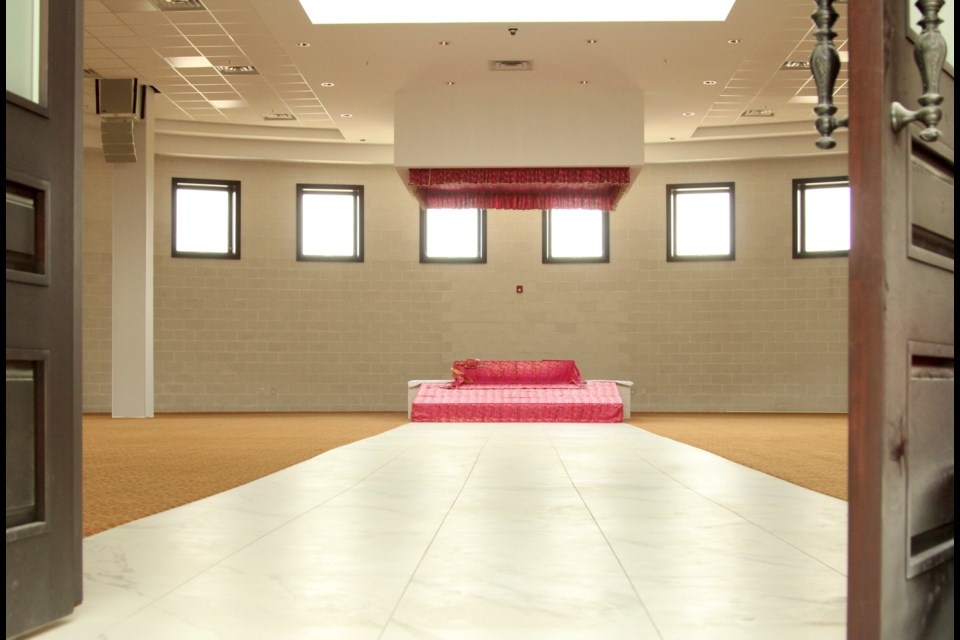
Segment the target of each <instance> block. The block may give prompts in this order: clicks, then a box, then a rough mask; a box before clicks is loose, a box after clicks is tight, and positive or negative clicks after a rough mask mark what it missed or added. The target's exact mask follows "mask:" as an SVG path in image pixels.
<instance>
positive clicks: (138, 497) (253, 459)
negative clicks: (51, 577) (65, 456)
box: [83, 412, 407, 536]
mask: <svg viewBox="0 0 960 640" xmlns="http://www.w3.org/2000/svg"><path fill="white" fill-rule="evenodd" d="M406 422H407V414H406V413H373V412H356V413H352V412H351V413H272V414H264V413H243V414H230V413H215V414H163V415H158V416H157V417H155V418H150V419H123V418H116V419H115V418H111V417H110V416H107V415H85V416H83V534H84V535H85V536H89V535H93V534H94V533H98V532H100V531H103V530H105V529H109V528H111V527H116V526H118V525H121V524H124V523H125V522H130V521H132V520H137V519H139V518H143V517H145V516H148V515H151V514H154V513H158V512H160V511H164V510H166V509H171V508H173V507H178V506H180V505H183V504H187V503H188V502H193V501H194V500H199V499H200V498H205V497H207V496H210V495H213V494H215V493H220V492H221V491H226V490H227V489H231V488H233V487H236V486H239V485H241V484H245V483H247V482H250V481H251V480H256V479H257V478H261V477H263V476H265V475H268V474H270V473H273V472H275V471H279V470H280V469H283V468H286V467H289V466H290V465H293V464H296V463H298V462H302V461H304V460H308V459H310V458H312V457H314V456H316V455H319V454H320V453H323V452H324V451H328V450H329V449H333V448H335V447H339V446H342V445H345V444H348V443H350V442H354V441H356V440H361V439H363V438H369V437H370V436H375V435H377V434H379V433H383V432H384V431H387V430H389V429H392V428H394V427H397V426H399V425H402V424H405V423H406Z"/></svg>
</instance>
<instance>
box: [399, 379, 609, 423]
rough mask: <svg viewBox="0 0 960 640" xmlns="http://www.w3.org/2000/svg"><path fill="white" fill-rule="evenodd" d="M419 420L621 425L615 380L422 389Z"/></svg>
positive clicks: (415, 413)
mask: <svg viewBox="0 0 960 640" xmlns="http://www.w3.org/2000/svg"><path fill="white" fill-rule="evenodd" d="M411 419H412V420H413V421H414V422H621V421H622V420H623V401H622V400H621V399H620V393H619V392H618V391H617V385H616V383H615V382H604V381H592V380H591V381H587V382H585V383H584V384H583V385H582V386H580V385H575V386H571V385H554V386H536V387H527V386H524V385H516V386H513V387H507V386H506V385H494V386H493V387H491V386H488V385H461V386H459V387H455V388H450V387H449V386H448V385H446V384H443V383H429V382H425V383H423V384H421V385H420V390H419V391H418V392H417V396H416V398H414V400H413V404H412V406H411Z"/></svg>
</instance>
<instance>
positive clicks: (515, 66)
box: [490, 60, 533, 71]
mask: <svg viewBox="0 0 960 640" xmlns="http://www.w3.org/2000/svg"><path fill="white" fill-rule="evenodd" d="M531 69H533V61H532V60H491V61H490V70H491V71H530V70H531Z"/></svg>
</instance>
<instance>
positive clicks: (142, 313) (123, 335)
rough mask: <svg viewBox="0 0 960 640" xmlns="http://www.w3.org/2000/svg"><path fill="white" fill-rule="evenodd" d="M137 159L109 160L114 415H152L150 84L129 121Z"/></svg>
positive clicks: (151, 118) (126, 416) (152, 125)
mask: <svg viewBox="0 0 960 640" xmlns="http://www.w3.org/2000/svg"><path fill="white" fill-rule="evenodd" d="M133 140H134V147H135V149H136V154H137V161H136V162H117V163H114V164H113V329H112V332H113V354H112V363H113V391H112V394H111V395H112V399H113V400H112V401H113V410H112V413H113V417H114V418H152V417H153V393H154V389H153V181H154V170H153V166H154V162H153V149H154V118H153V89H152V88H151V87H147V88H146V95H145V96H144V117H143V118H142V119H141V120H140V121H139V122H137V123H135V124H134V127H133Z"/></svg>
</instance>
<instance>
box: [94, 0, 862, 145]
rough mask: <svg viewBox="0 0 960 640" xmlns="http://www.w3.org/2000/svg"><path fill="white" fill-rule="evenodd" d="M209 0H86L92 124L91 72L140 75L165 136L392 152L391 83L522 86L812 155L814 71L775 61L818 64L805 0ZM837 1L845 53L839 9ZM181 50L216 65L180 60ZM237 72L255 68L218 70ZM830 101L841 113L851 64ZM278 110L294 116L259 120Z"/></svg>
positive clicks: (681, 134) (669, 139) (651, 139)
mask: <svg viewBox="0 0 960 640" xmlns="http://www.w3.org/2000/svg"><path fill="white" fill-rule="evenodd" d="M661 1H664V2H671V1H673V0H661ZM201 2H202V3H203V6H204V7H205V10H194V11H164V12H161V11H159V10H158V9H157V7H156V6H155V5H154V4H153V3H152V2H151V1H150V0H84V10H85V15H84V27H85V28H84V34H85V41H84V62H83V65H84V69H85V76H86V77H87V78H88V79H87V80H86V81H85V111H86V114H87V119H88V120H87V123H88V125H91V126H93V127H96V116H95V115H94V113H95V107H94V89H93V86H94V82H93V80H92V79H91V78H93V77H103V78H131V77H136V78H139V79H140V80H141V82H143V83H145V84H147V85H151V86H153V87H155V88H156V89H157V90H158V91H159V94H158V95H157V96H156V98H155V114H156V117H157V118H158V119H159V123H158V131H161V132H162V131H164V130H166V131H179V132H181V133H184V132H186V133H188V134H192V135H200V136H226V137H231V136H239V137H258V136H264V137H267V138H271V137H272V138H274V139H280V138H282V139H305V140H313V141H322V142H324V143H328V144H331V145H370V146H376V147H378V148H380V149H384V148H389V146H390V145H392V144H393V102H394V96H395V94H396V93H397V92H398V91H407V90H416V89H418V88H429V89H431V90H436V88H437V87H445V89H444V90H449V91H457V90H459V89H461V88H464V87H467V88H469V89H470V90H471V91H475V90H477V89H483V90H489V91H491V92H496V91H505V90H509V88H510V87H511V86H516V83H522V84H523V85H524V87H526V88H528V89H529V88H530V87H541V86H542V87H545V88H547V87H549V88H551V89H554V90H555V89H556V88H557V87H569V91H571V92H575V91H591V90H597V89H598V88H611V87H613V88H623V87H626V88H631V89H641V90H642V91H643V92H644V99H645V107H644V129H645V132H644V133H645V139H646V142H647V145H648V146H664V147H665V146H668V145H680V144H684V143H692V142H698V141H713V142H719V141H727V142H728V146H729V144H734V143H735V142H736V141H741V142H742V141H744V140H745V139H760V138H776V139H782V138H784V137H792V138H793V139H796V138H797V137H798V136H804V138H803V142H804V144H806V141H807V140H809V147H810V149H811V153H813V152H815V149H814V148H813V140H814V139H816V133H815V132H814V129H813V121H814V115H813V106H814V104H815V103H816V88H815V86H814V84H813V80H812V77H811V75H810V72H809V71H808V70H789V69H783V68H782V67H783V65H784V63H786V62H788V61H803V62H805V61H807V60H808V59H809V56H810V52H811V50H812V49H813V45H814V44H815V42H816V41H815V39H814V37H813V29H814V25H813V23H812V21H811V19H810V14H811V13H812V11H813V9H815V8H816V6H815V4H814V3H813V2H812V1H811V0H737V1H736V3H735V4H734V6H733V8H732V10H731V11H730V14H729V16H728V17H727V19H726V21H724V22H660V23H619V24H617V23H562V24H559V23H558V24H545V23H518V24H506V23H504V24H472V25H463V24H413V25H313V24H311V23H310V21H309V20H308V18H307V16H306V13H305V12H304V10H303V9H302V8H301V6H300V4H299V2H298V0H201ZM836 8H837V9H838V10H839V11H840V12H841V16H840V19H839V20H838V21H837V24H836V25H835V27H834V30H835V31H836V32H837V34H838V35H837V38H836V41H835V42H836V45H837V47H838V48H839V49H840V50H841V51H844V50H845V49H846V44H847V42H846V40H847V30H846V19H845V16H844V15H843V14H844V13H845V9H846V6H845V4H839V3H838V4H837V5H836ZM511 27H513V28H515V29H516V33H515V34H511V32H510V30H509V28H511ZM443 43H446V44H443ZM172 57H181V58H182V57H203V58H206V60H207V61H208V62H209V63H210V65H213V66H200V67H192V68H177V67H174V66H172V65H171V63H170V62H168V59H169V58H172ZM496 60H508V61H517V60H524V61H530V62H531V64H532V69H530V70H510V71H492V70H491V61H496ZM244 65H251V66H253V67H255V69H256V71H257V73H256V74H246V75H230V74H225V73H222V72H220V71H218V70H217V69H215V68H214V67H216V66H244ZM708 83H709V84H708ZM328 85H329V86H328ZM554 93H556V92H555V91H554ZM834 100H835V102H836V104H837V105H838V106H839V113H840V115H845V114H846V104H847V76H846V71H845V70H842V71H841V74H840V77H839V78H838V81H837V90H836V92H835V96H834ZM544 108H545V109H549V108H550V105H549V104H544ZM747 110H765V111H772V112H773V113H774V115H772V116H765V117H746V116H744V115H743V113H744V111H747ZM274 114H289V115H290V116H293V117H294V118H295V120H291V121H280V122H276V121H266V120H264V117H265V116H270V115H274ZM582 117H583V118H584V119H588V118H590V114H589V113H584V114H582ZM569 126H570V127H577V126H578V123H577V122H570V123H569ZM648 157H649V154H648Z"/></svg>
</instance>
